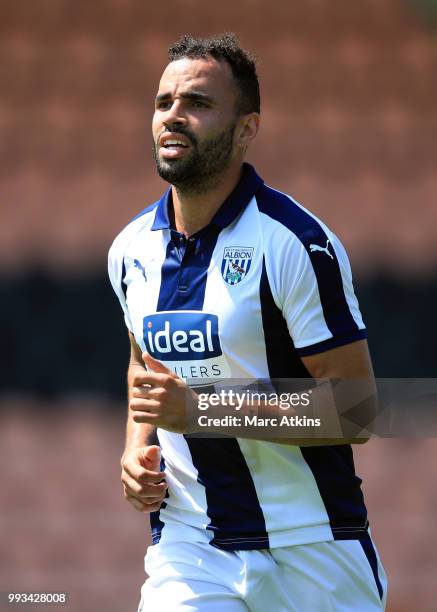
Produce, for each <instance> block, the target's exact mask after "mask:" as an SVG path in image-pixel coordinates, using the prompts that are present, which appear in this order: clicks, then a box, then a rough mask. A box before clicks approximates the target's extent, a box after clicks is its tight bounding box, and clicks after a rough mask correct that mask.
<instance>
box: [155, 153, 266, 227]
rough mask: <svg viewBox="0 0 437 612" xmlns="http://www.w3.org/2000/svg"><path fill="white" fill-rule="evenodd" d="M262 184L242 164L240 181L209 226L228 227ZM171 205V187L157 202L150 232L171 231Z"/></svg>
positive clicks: (262, 182)
mask: <svg viewBox="0 0 437 612" xmlns="http://www.w3.org/2000/svg"><path fill="white" fill-rule="evenodd" d="M263 184H264V181H263V180H262V178H261V177H260V176H259V175H258V174H257V173H256V171H255V168H254V167H253V166H251V165H250V164H248V163H244V164H243V170H242V173H241V178H240V181H239V182H238V184H237V186H236V187H235V189H234V190H233V192H232V193H231V194H230V195H229V196H228V197H227V198H226V200H225V201H224V202H223V204H222V205H221V206H220V208H219V209H218V211H217V212H216V213H215V215H214V217H213V218H212V219H211V222H210V225H212V224H214V225H216V226H217V227H219V228H220V229H223V228H225V227H227V226H228V225H230V224H231V223H232V222H233V221H234V220H235V219H236V218H237V217H238V215H239V214H240V212H241V211H242V210H243V209H244V208H246V206H247V205H248V204H249V202H250V200H251V199H252V198H253V196H254V195H255V193H256V192H257V191H258V189H259V188H260V187H261V185H263ZM172 205H173V204H172V195H171V187H169V189H167V191H166V192H165V193H164V194H163V196H162V197H161V199H160V200H159V201H158V205H157V210H156V215H155V220H154V221H153V225H152V228H151V229H152V230H163V229H172V228H171V225H170V217H169V207H170V206H172Z"/></svg>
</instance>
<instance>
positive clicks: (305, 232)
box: [256, 185, 336, 251]
mask: <svg viewBox="0 0 437 612" xmlns="http://www.w3.org/2000/svg"><path fill="white" fill-rule="evenodd" d="M256 201H257V206H258V210H259V212H260V213H261V215H263V217H264V220H265V222H266V226H270V228H271V229H276V231H281V230H282V232H283V234H284V235H288V237H289V238H290V239H292V240H293V242H295V241H297V242H299V243H301V244H300V246H302V247H304V248H305V249H306V250H308V251H310V247H311V245H314V244H320V246H326V240H327V239H330V240H331V241H332V240H334V239H336V238H335V235H334V234H333V233H332V232H331V230H330V229H329V228H328V227H327V226H326V225H325V223H324V222H323V221H321V220H320V219H319V218H318V217H317V216H316V215H314V214H313V213H312V212H310V211H309V210H308V209H307V208H305V207H304V206H302V204H300V203H299V202H297V200H295V199H294V198H293V197H292V196H290V195H288V194H286V193H283V192H281V191H278V190H277V189H273V188H272V187H269V186H267V185H263V186H262V188H261V189H260V190H259V191H258V192H257V194H256Z"/></svg>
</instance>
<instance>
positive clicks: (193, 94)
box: [155, 91, 214, 103]
mask: <svg viewBox="0 0 437 612" xmlns="http://www.w3.org/2000/svg"><path fill="white" fill-rule="evenodd" d="M180 97H181V98H183V99H184V100H202V101H203V102H210V103H212V102H213V101H214V100H213V99H212V98H211V96H208V95H207V94H204V93H201V92H200V91H187V92H186V93H182V94H181V95H180ZM169 98H171V94H170V93H162V94H158V95H157V96H156V98H155V102H157V103H158V102H163V101H164V100H168V99H169Z"/></svg>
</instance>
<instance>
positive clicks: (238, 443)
mask: <svg viewBox="0 0 437 612" xmlns="http://www.w3.org/2000/svg"><path fill="white" fill-rule="evenodd" d="M171 205H172V203H171V189H169V190H168V191H167V192H166V193H165V194H164V195H163V197H162V198H161V199H160V200H159V201H157V202H155V203H154V204H152V205H151V206H149V207H148V208H146V209H145V210H144V211H143V212H142V213H141V214H140V215H138V216H137V217H136V218H135V219H133V220H132V221H131V222H130V224H129V225H128V226H127V227H126V228H125V229H124V230H123V231H122V232H121V233H120V234H119V236H118V237H117V238H116V239H115V241H114V243H113V245H112V247H111V250H110V253H109V276H110V279H111V283H112V286H113V288H114V290H115V292H116V294H117V296H118V298H119V300H120V303H121V306H122V308H123V311H124V316H125V321H126V325H127V327H128V328H129V330H130V331H131V332H132V333H133V334H134V336H135V339H136V342H137V343H138V345H139V346H140V347H141V349H142V350H145V351H147V352H149V353H150V354H151V355H152V356H153V357H155V358H157V359H159V360H160V361H162V362H163V363H164V364H166V365H167V366H168V367H170V368H173V369H174V370H175V372H176V373H177V374H178V375H179V376H181V377H185V378H189V379H190V380H194V381H196V380H197V381H198V383H199V385H205V384H209V383H214V382H217V381H220V380H221V379H229V378H238V379H252V380H253V379H269V378H304V377H308V376H309V373H308V372H307V370H306V368H305V367H304V365H303V363H302V360H301V357H302V356H306V355H312V354H316V353H320V352H322V351H325V350H328V349H331V348H334V347H337V346H341V345H344V344H348V343H350V342H354V341H356V340H359V339H362V338H364V337H365V335H366V332H365V328H364V324H363V321H362V318H361V315H360V312H359V308H358V304H357V300H356V297H355V295H354V291H353V286H352V277H351V270H350V266H349V262H348V259H347V255H346V252H345V250H344V248H343V246H342V245H341V243H340V241H339V240H338V238H337V237H336V236H335V235H334V234H333V233H332V232H331V231H330V230H329V229H328V228H327V227H326V226H325V225H324V224H323V223H322V222H321V221H320V220H319V219H317V218H316V217H315V216H314V215H312V214H311V213H309V212H308V211H307V210H306V209H305V208H303V207H302V206H301V205H300V204H298V203H297V202H295V201H294V200H293V199H292V198H291V197H289V196H287V195H285V194H283V193H281V192H279V191H276V190H275V189H272V188H270V187H268V186H266V185H265V184H264V182H263V181H262V179H261V178H260V177H259V176H258V175H257V173H256V172H255V170H254V169H253V168H252V166H250V165H249V164H244V166H243V172H242V177H241V180H240V182H239V184H238V185H237V187H236V188H235V190H234V191H233V192H232V194H231V195H230V196H229V197H228V198H227V200H226V201H225V202H224V204H223V205H222V207H221V208H220V209H219V210H218V212H217V213H216V214H215V216H214V217H213V219H212V221H211V222H210V223H209V225H208V226H207V227H205V228H203V229H201V230H200V231H199V232H197V233H196V234H195V235H193V236H191V237H190V238H189V239H186V238H185V237H184V236H183V235H182V234H180V233H179V232H177V231H176V230H175V229H173V228H172V227H171V224H170V220H169V206H171ZM158 438H159V442H160V445H161V447H162V455H163V458H164V459H163V462H164V464H165V471H166V479H167V482H168V485H169V489H168V496H167V498H166V500H165V502H164V503H163V504H162V507H161V509H160V511H159V512H156V513H154V514H153V515H151V520H152V533H153V540H154V542H155V543H156V542H158V541H159V540H160V538H161V537H162V538H166V537H169V538H171V539H173V540H184V541H187V540H188V541H197V542H198V541H209V542H210V543H211V544H212V545H213V546H217V547H219V548H223V549H229V550H232V549H236V550H244V549H246V550H248V549H255V548H273V547H278V546H289V545H292V544H304V543H308V542H319V541H328V540H333V539H351V538H359V537H363V535H364V534H365V533H366V529H367V514H366V508H365V506H364V501H363V496H362V493H361V488H360V485H361V480H360V479H359V478H358V477H357V476H356V475H355V471H354V465H353V457H352V449H351V447H350V446H347V445H342V446H326V447H325V446H324V447H298V446H288V445H281V444H276V443H272V442H265V441H257V440H249V439H241V438H227V439H225V438H210V439H205V438H193V437H188V436H185V435H183V434H176V433H172V432H168V431H166V430H163V429H158Z"/></svg>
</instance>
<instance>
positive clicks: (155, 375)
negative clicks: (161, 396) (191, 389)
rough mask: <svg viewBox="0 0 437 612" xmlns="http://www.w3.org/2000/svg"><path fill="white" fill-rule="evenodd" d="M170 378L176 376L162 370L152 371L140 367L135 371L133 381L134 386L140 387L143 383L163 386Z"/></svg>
mask: <svg viewBox="0 0 437 612" xmlns="http://www.w3.org/2000/svg"><path fill="white" fill-rule="evenodd" d="M170 378H174V376H170V375H169V374H166V373H162V372H152V371H151V370H140V369H139V370H138V371H136V372H135V374H134V377H133V379H132V383H133V386H134V387H139V386H141V385H150V386H151V387H163V386H164V385H165V384H166V383H168V381H169V379H170Z"/></svg>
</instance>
